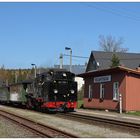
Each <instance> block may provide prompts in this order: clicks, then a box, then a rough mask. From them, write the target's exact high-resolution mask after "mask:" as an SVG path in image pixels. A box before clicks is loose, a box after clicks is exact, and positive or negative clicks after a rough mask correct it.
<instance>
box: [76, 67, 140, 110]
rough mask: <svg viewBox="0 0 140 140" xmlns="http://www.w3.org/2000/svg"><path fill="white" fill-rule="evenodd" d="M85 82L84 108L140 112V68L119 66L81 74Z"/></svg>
mask: <svg viewBox="0 0 140 140" xmlns="http://www.w3.org/2000/svg"><path fill="white" fill-rule="evenodd" d="M79 76H80V77H83V78H84V80H85V89H84V99H83V100H84V107H85V108H94V109H104V110H105V109H108V110H116V111H119V95H121V96H122V110H123V111H140V67H138V68H137V69H136V70H134V69H130V68H126V67H122V66H118V67H114V68H108V69H101V70H93V71H88V72H86V73H83V74H79Z"/></svg>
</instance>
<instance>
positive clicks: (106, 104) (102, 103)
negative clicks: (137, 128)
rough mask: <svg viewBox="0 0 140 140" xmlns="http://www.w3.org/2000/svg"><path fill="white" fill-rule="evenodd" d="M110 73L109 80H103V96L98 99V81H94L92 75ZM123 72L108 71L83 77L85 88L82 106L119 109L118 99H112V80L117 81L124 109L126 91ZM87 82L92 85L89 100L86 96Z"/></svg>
mask: <svg viewBox="0 0 140 140" xmlns="http://www.w3.org/2000/svg"><path fill="white" fill-rule="evenodd" d="M106 75H111V81H109V82H105V83H104V85H105V96H104V100H101V99H100V83H94V77H98V76H106ZM125 79H126V78H125V73H122V72H117V73H109V74H102V75H96V76H92V77H88V78H85V89H84V91H85V92H84V93H85V94H84V107H85V108H96V109H110V110H119V101H115V100H113V82H119V91H120V93H121V94H122V98H123V110H125V107H126V104H125V92H126V87H125V84H126V80H125ZM89 84H91V85H92V90H93V91H92V95H93V98H92V100H91V101H89V98H88V94H89V93H88V88H89Z"/></svg>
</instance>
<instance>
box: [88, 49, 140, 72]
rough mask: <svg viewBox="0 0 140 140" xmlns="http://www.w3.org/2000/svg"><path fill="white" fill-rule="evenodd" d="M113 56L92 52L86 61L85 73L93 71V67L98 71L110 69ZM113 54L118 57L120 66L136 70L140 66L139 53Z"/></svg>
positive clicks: (107, 53)
mask: <svg viewBox="0 0 140 140" xmlns="http://www.w3.org/2000/svg"><path fill="white" fill-rule="evenodd" d="M113 54H114V53H113V52H103V51H92V52H91V55H90V58H89V61H88V66H87V69H86V72H87V71H91V70H94V69H93V68H95V67H96V68H97V69H99V70H101V69H107V68H110V66H111V59H112V56H113ZM115 54H116V56H118V57H119V59H120V64H121V65H122V66H125V67H128V68H131V69H136V68H137V67H138V66H139V65H140V53H122V52H115ZM93 58H94V59H95V62H96V63H95V62H93V63H92V61H93ZM97 64H98V67H97Z"/></svg>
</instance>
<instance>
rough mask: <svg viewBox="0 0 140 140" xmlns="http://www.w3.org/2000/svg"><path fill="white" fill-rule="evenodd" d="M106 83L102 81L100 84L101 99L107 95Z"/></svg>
mask: <svg viewBox="0 0 140 140" xmlns="http://www.w3.org/2000/svg"><path fill="white" fill-rule="evenodd" d="M104 86H105V84H103V83H101V84H100V99H104V95H105V87H104Z"/></svg>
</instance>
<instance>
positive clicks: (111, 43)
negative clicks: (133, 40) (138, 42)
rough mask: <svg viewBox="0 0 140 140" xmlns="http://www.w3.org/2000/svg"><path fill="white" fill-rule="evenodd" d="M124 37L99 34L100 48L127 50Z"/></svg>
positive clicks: (115, 50)
mask: <svg viewBox="0 0 140 140" xmlns="http://www.w3.org/2000/svg"><path fill="white" fill-rule="evenodd" d="M122 44H123V38H119V39H118V40H116V39H115V37H112V36H111V35H110V36H106V37H105V36H103V35H100V36H99V46H100V49H101V50H103V51H105V52H127V51H128V48H123V47H122Z"/></svg>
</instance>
